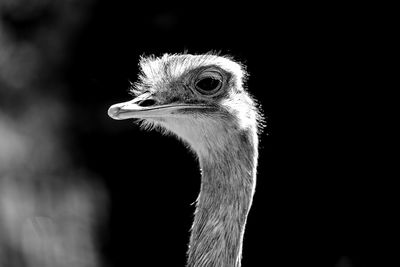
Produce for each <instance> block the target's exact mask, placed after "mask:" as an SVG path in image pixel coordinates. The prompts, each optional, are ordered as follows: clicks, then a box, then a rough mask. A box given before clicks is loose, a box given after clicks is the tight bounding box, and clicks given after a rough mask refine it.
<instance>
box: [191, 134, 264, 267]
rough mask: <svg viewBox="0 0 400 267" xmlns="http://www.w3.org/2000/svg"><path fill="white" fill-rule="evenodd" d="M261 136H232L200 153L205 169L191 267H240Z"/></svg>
mask: <svg viewBox="0 0 400 267" xmlns="http://www.w3.org/2000/svg"><path fill="white" fill-rule="evenodd" d="M257 144H258V141H257V135H256V133H254V132H253V131H249V130H247V131H241V132H236V133H235V134H231V135H230V136H229V138H228V142H227V143H226V145H224V146H212V142H211V144H210V145H209V146H208V147H209V149H207V151H204V150H202V151H197V152H198V156H199V161H200V166H201V169H202V182H201V191H200V194H199V197H198V199H197V208H196V212H195V219H194V223H193V226H192V234H191V237H190V245H189V251H188V266H190V267H205V266H221V267H228V266H229V267H239V266H240V260H241V254H242V241H243V234H244V229H245V224H246V219H247V215H248V212H249V209H250V206H251V204H252V198H253V194H254V189H255V182H256V165H257V156H258V155H257Z"/></svg>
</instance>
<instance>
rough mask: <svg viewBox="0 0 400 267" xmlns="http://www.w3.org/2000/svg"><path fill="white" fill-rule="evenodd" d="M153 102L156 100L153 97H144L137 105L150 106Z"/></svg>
mask: <svg viewBox="0 0 400 267" xmlns="http://www.w3.org/2000/svg"><path fill="white" fill-rule="evenodd" d="M155 104H156V101H155V100H153V99H146V100H143V101H141V102H140V103H139V105H140V106H141V107H150V106H154V105H155Z"/></svg>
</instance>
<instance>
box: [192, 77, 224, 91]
mask: <svg viewBox="0 0 400 267" xmlns="http://www.w3.org/2000/svg"><path fill="white" fill-rule="evenodd" d="M219 84H220V81H219V80H217V79H214V78H211V77H208V78H204V79H202V80H200V81H199V82H197V84H196V85H197V87H198V88H200V89H202V90H204V91H212V90H214V89H215V88H217V87H218V86H219Z"/></svg>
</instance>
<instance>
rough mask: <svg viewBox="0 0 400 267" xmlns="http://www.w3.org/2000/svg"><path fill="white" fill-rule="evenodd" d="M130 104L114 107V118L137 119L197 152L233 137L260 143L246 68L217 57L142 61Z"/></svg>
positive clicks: (222, 143) (179, 56)
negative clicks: (245, 136)
mask: <svg viewBox="0 0 400 267" xmlns="http://www.w3.org/2000/svg"><path fill="white" fill-rule="evenodd" d="M140 69H141V74H140V76H139V79H138V82H136V83H135V84H133V88H132V92H133V93H134V94H135V96H136V98H135V99H133V100H132V101H129V102H125V103H119V104H115V105H113V106H111V107H110V109H109V115H110V116H111V117H112V118H114V119H129V118H137V119H141V120H142V121H143V124H142V125H144V126H156V127H157V126H160V128H161V129H164V130H168V131H170V132H173V133H175V134H176V135H178V136H179V137H181V138H182V139H184V140H185V141H187V142H188V143H189V144H190V145H191V146H192V147H193V148H194V149H195V150H196V151H197V152H201V151H199V150H202V149H204V148H205V147H204V146H206V145H207V146H214V145H217V146H223V145H227V144H226V142H229V136H230V135H232V134H234V133H237V134H243V133H246V134H250V135H252V136H254V138H256V132H257V117H258V113H257V108H256V106H255V104H254V101H253V100H252V98H251V97H250V96H249V95H248V93H247V92H246V91H245V90H244V88H243V82H244V79H245V77H246V73H245V71H244V69H243V66H242V65H240V64H238V63H236V62H234V61H233V60H231V59H229V58H226V57H222V56H217V55H211V54H206V55H188V54H185V55H168V54H165V55H163V56H162V57H159V58H155V57H147V58H142V59H141V60H140Z"/></svg>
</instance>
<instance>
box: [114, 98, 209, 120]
mask: <svg viewBox="0 0 400 267" xmlns="http://www.w3.org/2000/svg"><path fill="white" fill-rule="evenodd" d="M152 99H153V98H152V96H151V95H150V94H147V93H145V94H142V95H140V96H138V97H136V98H135V99H133V100H131V101H128V102H123V103H118V104H115V105H112V106H111V107H110V108H109V109H108V116H110V117H111V118H113V119H115V120H125V119H135V118H160V117H171V116H174V115H175V114H177V113H178V111H179V110H182V109H193V108H207V107H208V106H206V105H199V104H196V105H193V104H166V105H158V104H154V105H152V106H145V107H144V106H141V105H140V104H141V103H142V102H143V101H144V100H152Z"/></svg>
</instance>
